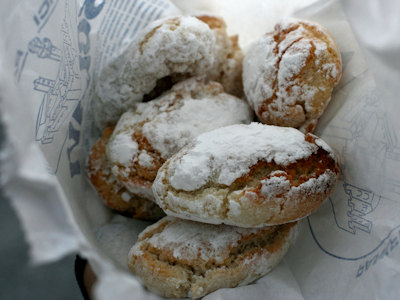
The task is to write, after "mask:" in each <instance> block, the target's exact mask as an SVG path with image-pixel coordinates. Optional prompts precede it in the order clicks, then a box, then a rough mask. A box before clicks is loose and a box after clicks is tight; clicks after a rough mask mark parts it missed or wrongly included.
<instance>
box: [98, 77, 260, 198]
mask: <svg viewBox="0 0 400 300" xmlns="http://www.w3.org/2000/svg"><path fill="white" fill-rule="evenodd" d="M251 120H252V112H251V109H250V107H249V105H248V104H247V103H246V101H243V100H241V99H239V98H236V97H234V96H232V95H229V94H225V93H224V92H223V89H222V86H221V85H220V84H219V83H217V82H209V83H204V81H203V80H201V79H199V78H192V79H188V80H186V81H183V82H180V83H178V84H176V85H175V86H174V87H173V88H172V89H171V90H170V92H168V93H167V94H165V95H163V96H161V97H159V98H157V99H155V100H153V101H150V102H146V103H139V104H137V106H136V109H135V110H134V111H128V112H126V113H124V114H123V115H122V116H121V119H120V120H119V121H118V124H117V126H116V128H115V130H114V132H113V134H112V136H111V138H110V141H109V143H108V145H107V150H106V152H107V156H108V159H109V161H110V164H111V171H112V173H113V174H114V175H115V176H116V177H117V178H118V180H120V181H121V182H122V183H123V184H124V185H125V187H126V188H127V189H128V190H129V191H130V192H132V193H134V194H136V195H139V196H141V197H144V198H146V199H154V197H153V193H152V190H151V185H152V183H153V180H154V179H155V177H156V175H157V171H158V169H159V168H160V167H161V165H162V164H163V163H164V162H165V160H166V159H168V158H169V157H171V156H172V155H173V154H175V153H176V152H178V151H179V150H180V149H181V148H182V147H183V146H185V145H186V144H188V143H189V142H190V141H191V140H192V139H193V138H195V137H196V136H198V135H199V134H201V133H203V132H206V131H210V130H212V129H215V128H219V127H222V126H226V125H232V124H239V123H250V122H251Z"/></svg>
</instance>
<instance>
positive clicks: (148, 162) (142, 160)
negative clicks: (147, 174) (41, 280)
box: [138, 150, 154, 168]
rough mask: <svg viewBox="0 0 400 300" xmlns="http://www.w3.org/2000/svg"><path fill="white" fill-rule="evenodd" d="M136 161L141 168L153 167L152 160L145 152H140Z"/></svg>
mask: <svg viewBox="0 0 400 300" xmlns="http://www.w3.org/2000/svg"><path fill="white" fill-rule="evenodd" d="M138 159H139V165H141V166H142V167H145V168H151V167H153V166H154V159H153V158H152V157H151V156H150V155H149V154H148V153H147V152H146V150H143V151H141V152H140V154H139V156H138Z"/></svg>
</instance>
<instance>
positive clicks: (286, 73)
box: [243, 19, 342, 132]
mask: <svg viewBox="0 0 400 300" xmlns="http://www.w3.org/2000/svg"><path fill="white" fill-rule="evenodd" d="M341 74H342V63H341V57H340V52H339V50H338V48H337V45H336V42H335V40H334V39H333V37H332V35H331V34H330V33H329V32H328V30H327V29H325V28H324V27H322V26H321V25H319V24H316V23H311V22H308V21H301V20H294V19H288V20H285V21H282V22H281V23H278V24H277V25H276V26H275V31H273V32H271V33H268V34H266V35H265V36H263V37H262V38H261V39H259V40H258V41H257V42H255V43H254V44H253V45H252V46H251V47H250V49H249V51H248V52H247V54H246V55H245V58H244V60H243V86H244V92H245V95H246V97H247V100H248V101H249V103H250V105H251V106H252V107H253V109H254V110H255V112H256V115H257V116H258V118H259V119H260V121H261V122H263V123H266V124H271V125H278V126H289V127H295V128H299V129H300V130H301V131H303V132H312V131H313V130H314V128H315V126H316V124H317V121H318V119H319V117H320V116H321V115H322V113H323V111H324V109H325V107H326V106H327V104H328V102H329V101H330V99H331V94H332V89H333V87H334V86H335V85H336V84H337V83H338V82H339V79H340V77H341Z"/></svg>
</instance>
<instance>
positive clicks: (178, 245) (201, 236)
mask: <svg viewBox="0 0 400 300" xmlns="http://www.w3.org/2000/svg"><path fill="white" fill-rule="evenodd" d="M165 219H166V220H168V221H169V222H168V225H167V226H166V227H165V228H164V229H163V230H162V231H161V232H159V233H156V234H154V235H153V236H152V237H151V238H149V239H148V240H147V242H148V243H149V244H151V245H152V246H153V247H155V248H159V249H164V250H170V251H172V253H173V256H174V257H175V258H177V259H180V260H184V261H190V260H197V259H198V258H199V255H200V258H201V259H202V260H205V261H213V260H215V262H216V263H222V262H223V261H224V260H225V259H226V258H228V257H229V252H230V248H231V247H235V246H237V245H238V242H239V241H240V240H241V239H242V238H243V235H249V234H251V233H257V232H259V231H260V229H246V228H240V227H232V226H226V225H219V226H215V225H209V224H204V223H199V222H192V221H182V220H179V219H175V218H173V217H166V218H165Z"/></svg>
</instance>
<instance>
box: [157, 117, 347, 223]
mask: <svg viewBox="0 0 400 300" xmlns="http://www.w3.org/2000/svg"><path fill="white" fill-rule="evenodd" d="M260 125H261V124H260ZM261 126H265V125H261ZM269 128H270V127H269ZM275 129H280V130H285V129H283V128H280V127H275ZM231 130H232V131H233V129H231ZM237 130H238V129H237ZM271 130H272V129H271ZM291 130H292V131H296V130H295V129H291ZM297 132H298V131H297ZM229 134H231V133H229ZM221 135H222V134H221ZM221 135H220V136H221ZM254 136H255V135H254ZM264 138H267V137H264ZM284 138H285V137H284V136H282V139H284ZM302 139H303V140H304V143H303V144H302V147H304V148H305V149H307V148H308V149H314V150H312V151H310V153H309V154H307V156H303V158H302V159H297V160H295V161H294V162H291V163H282V164H280V163H276V161H275V160H271V159H269V160H267V159H263V158H262V156H261V157H260V158H259V159H258V160H257V161H255V163H253V164H251V165H248V167H246V168H248V170H249V171H248V172H246V173H244V175H241V176H240V177H238V178H236V179H235V180H234V181H233V182H232V183H230V184H229V185H228V184H224V183H220V182H218V177H217V176H218V175H217V176H213V175H210V177H207V179H206V180H204V179H202V180H204V181H201V182H204V184H199V185H196V187H194V188H187V187H185V188H178V187H177V185H176V183H174V182H173V180H174V176H176V174H181V171H182V170H184V169H183V167H182V165H181V164H180V162H181V161H190V159H189V158H188V157H187V156H188V155H192V154H193V153H197V154H198V155H199V156H200V157H202V155H203V154H204V155H208V154H205V153H199V151H200V150H193V149H186V150H185V151H181V152H180V153H178V154H177V155H176V156H175V157H173V158H171V159H170V160H168V161H167V162H166V163H165V164H164V165H163V167H162V168H161V169H160V170H159V172H158V175H157V178H156V180H155V182H154V184H153V192H154V194H155V197H156V201H157V203H158V204H159V205H160V207H162V208H163V210H164V211H165V212H166V213H167V215H171V216H175V217H181V218H185V219H191V220H196V221H200V222H206V223H213V224H219V223H224V224H229V225H235V226H241V227H260V226H266V225H278V224H284V223H286V222H292V221H296V220H299V219H301V218H304V217H306V216H308V215H310V214H311V213H313V212H314V211H315V210H316V209H317V208H318V207H319V206H320V205H321V204H322V202H323V201H324V200H325V199H326V198H327V197H328V195H329V194H330V193H331V192H332V191H333V189H334V187H335V184H336V182H337V179H338V176H339V172H340V169H339V164H338V159H337V158H336V157H335V155H334V153H333V152H332V150H331V149H329V147H328V146H327V145H326V144H325V143H324V142H323V141H322V140H320V139H318V138H317V137H315V136H314V135H312V134H310V133H308V134H306V135H305V136H302ZM205 140H206V139H204V141H205ZM299 142H300V140H299ZM310 144H311V145H310ZM202 145H204V144H202ZM193 147H196V145H195V146H193ZM210 147H211V146H210ZM234 147H235V145H232V147H231V148H232V149H235V148H234ZM200 148H201V147H199V148H197V149H200ZM201 149H209V148H207V147H203V148H201ZM260 149H261V148H260ZM266 149H269V150H266V152H265V153H264V154H263V155H265V157H270V155H272V153H275V151H277V150H276V149H273V146H272V148H268V147H266ZM192 150H193V151H192ZM207 151H211V150H207ZM218 151H219V152H221V151H222V150H221V149H219V148H218V150H216V151H215V152H218ZM219 152H218V153H219ZM240 153H243V152H240ZM241 155H242V154H241ZM185 156H186V157H185ZM209 157H211V158H212V161H210V162H209V161H208V160H206V159H204V165H207V163H213V164H216V160H217V159H216V156H213V155H212V154H210V156H209ZM224 158H225V157H224ZM192 159H193V157H192ZM219 159H220V160H223V159H221V157H220V158H219ZM225 159H226V160H227V161H229V160H231V161H234V160H235V159H236V158H234V157H233V156H231V158H225ZM240 159H242V160H243V161H246V159H247V158H246V157H241V158H240ZM218 165H219V164H218ZM221 166H224V164H222V165H221ZM232 168H233V167H232ZM228 169H229V168H228V167H225V166H224V167H221V168H220V167H218V168H216V169H213V171H212V172H211V173H210V174H221V173H224V172H226V171H227V170H228ZM205 172H208V171H207V170H205V171H203V172H199V174H203V173H204V174H208V173H205ZM242 174H243V173H242ZM188 176H189V175H188ZM190 176H191V175H190ZM175 178H180V177H175ZM190 178H191V179H190V180H191V181H190V182H195V181H196V175H193V176H192V177H190ZM192 178H193V179H192ZM174 184H175V185H174ZM178 186H179V185H178Z"/></svg>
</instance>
